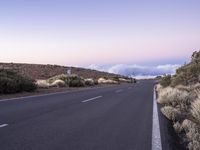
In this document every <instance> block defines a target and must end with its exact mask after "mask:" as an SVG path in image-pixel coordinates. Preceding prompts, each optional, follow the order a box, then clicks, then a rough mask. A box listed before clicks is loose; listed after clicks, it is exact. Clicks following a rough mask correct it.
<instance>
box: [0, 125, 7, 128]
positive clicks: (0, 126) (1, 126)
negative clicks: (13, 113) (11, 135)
mask: <svg viewBox="0 0 200 150" xmlns="http://www.w3.org/2000/svg"><path fill="white" fill-rule="evenodd" d="M6 126H8V124H1V125H0V128H3V127H6Z"/></svg>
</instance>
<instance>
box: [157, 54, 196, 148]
mask: <svg viewBox="0 0 200 150" xmlns="http://www.w3.org/2000/svg"><path fill="white" fill-rule="evenodd" d="M157 92H158V103H160V104H161V106H162V108H161V112H162V113H163V114H164V115H165V116H166V117H167V118H168V119H169V120H171V121H172V122H173V127H174V130H175V131H176V133H177V134H178V135H179V136H180V138H181V140H182V142H183V144H185V145H187V148H188V149H189V150H200V51H198V52H194V53H193V54H192V58H191V62H190V63H188V64H186V65H184V66H182V67H180V68H179V69H177V71H176V74H175V75H173V76H170V75H167V76H164V77H162V78H161V79H160V84H158V85H157Z"/></svg>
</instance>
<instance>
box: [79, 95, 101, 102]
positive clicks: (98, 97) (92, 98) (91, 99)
mask: <svg viewBox="0 0 200 150" xmlns="http://www.w3.org/2000/svg"><path fill="white" fill-rule="evenodd" d="M101 97H102V96H97V97H93V98H90V99H86V100H83V101H82V103H85V102H88V101H92V100H95V99H98V98H101Z"/></svg>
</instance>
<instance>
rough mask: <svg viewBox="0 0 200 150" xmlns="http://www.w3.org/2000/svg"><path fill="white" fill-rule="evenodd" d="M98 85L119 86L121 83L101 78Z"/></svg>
mask: <svg viewBox="0 0 200 150" xmlns="http://www.w3.org/2000/svg"><path fill="white" fill-rule="evenodd" d="M98 83H99V84H118V83H119V82H117V81H114V80H111V79H105V78H99V79H98Z"/></svg>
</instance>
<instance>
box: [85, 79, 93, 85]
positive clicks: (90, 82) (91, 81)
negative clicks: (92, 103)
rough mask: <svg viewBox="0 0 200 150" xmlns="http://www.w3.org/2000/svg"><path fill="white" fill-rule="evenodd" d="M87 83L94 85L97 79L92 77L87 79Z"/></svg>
mask: <svg viewBox="0 0 200 150" xmlns="http://www.w3.org/2000/svg"><path fill="white" fill-rule="evenodd" d="M85 85H87V86H93V85H95V81H94V80H93V79H91V78H88V79H85Z"/></svg>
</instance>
